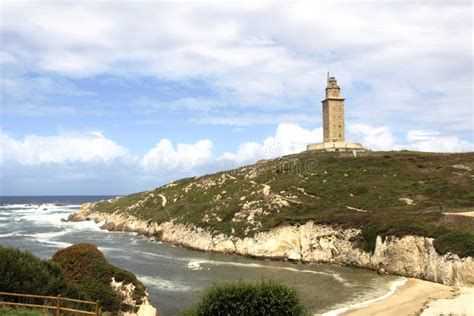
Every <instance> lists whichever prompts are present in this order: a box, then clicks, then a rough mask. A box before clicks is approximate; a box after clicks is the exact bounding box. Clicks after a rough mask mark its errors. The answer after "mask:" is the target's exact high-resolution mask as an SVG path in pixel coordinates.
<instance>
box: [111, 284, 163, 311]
mask: <svg viewBox="0 0 474 316" xmlns="http://www.w3.org/2000/svg"><path fill="white" fill-rule="evenodd" d="M110 286H111V287H112V289H113V290H114V291H115V292H116V293H117V294H118V295H119V297H120V300H121V303H122V304H127V305H130V306H132V307H134V308H137V312H136V313H133V312H122V313H121V315H122V316H156V315H157V314H158V313H157V311H156V308H154V307H153V306H152V305H151V304H150V299H149V297H148V293H147V292H145V296H144V297H142V298H141V303H140V304H138V303H137V301H136V300H134V299H133V292H134V291H135V285H133V284H132V283H126V284H124V282H123V281H120V282H117V281H116V280H115V278H114V277H112V281H111V282H110Z"/></svg>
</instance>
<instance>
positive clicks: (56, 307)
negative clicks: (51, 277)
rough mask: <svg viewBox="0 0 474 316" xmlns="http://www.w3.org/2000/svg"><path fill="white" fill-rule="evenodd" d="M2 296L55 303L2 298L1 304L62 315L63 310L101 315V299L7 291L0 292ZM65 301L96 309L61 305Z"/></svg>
mask: <svg viewBox="0 0 474 316" xmlns="http://www.w3.org/2000/svg"><path fill="white" fill-rule="evenodd" d="M0 296H11V297H20V298H27V299H32V298H33V299H35V298H36V299H43V300H44V302H45V303H46V301H51V300H52V301H53V305H46V304H43V305H40V304H29V303H16V302H5V301H2V300H1V299H0V306H19V307H28V308H42V309H46V310H48V311H50V312H55V313H56V315H60V314H61V312H70V313H75V314H83V315H95V316H99V315H100V301H95V302H92V301H83V300H76V299H73V298H66V297H61V295H58V296H43V295H32V294H17V293H7V292H0ZM63 302H72V303H79V304H85V305H94V311H84V310H80V309H74V308H67V307H63V306H61V304H62V303H63ZM91 309H92V308H91Z"/></svg>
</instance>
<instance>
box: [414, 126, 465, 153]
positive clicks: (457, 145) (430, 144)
mask: <svg viewBox="0 0 474 316" xmlns="http://www.w3.org/2000/svg"><path fill="white" fill-rule="evenodd" d="M406 138H407V142H408V144H407V146H408V149H413V150H419V151H434V152H466V151H474V143H471V142H468V141H465V140H462V139H460V138H459V137H457V136H443V135H439V133H438V132H434V131H423V130H412V131H408V133H407V136H406Z"/></svg>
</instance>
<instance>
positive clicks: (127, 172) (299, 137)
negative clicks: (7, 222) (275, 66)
mask: <svg viewBox="0 0 474 316" xmlns="http://www.w3.org/2000/svg"><path fill="white" fill-rule="evenodd" d="M348 129H349V132H350V134H351V135H352V137H353V141H357V142H361V143H362V144H363V145H365V146H367V147H369V148H370V149H372V150H400V149H410V150H419V151H436V152H462V151H474V143H471V142H469V141H466V140H462V139H460V138H459V137H457V136H452V135H442V134H439V133H438V132H434V131H425V130H410V131H408V133H407V134H406V136H405V137H403V138H397V137H395V136H394V135H393V133H392V132H391V131H390V129H389V128H387V127H385V126H369V125H349V126H348ZM321 141H322V128H316V129H313V130H310V129H306V128H303V127H301V126H299V125H296V124H279V125H278V127H277V129H276V130H275V133H274V135H272V136H269V137H267V138H265V139H264V140H262V141H260V142H259V141H251V142H246V143H243V144H241V145H240V146H238V148H236V150H235V151H229V152H225V153H224V154H222V155H219V154H217V153H215V152H214V150H213V143H212V141H211V140H208V139H202V140H199V141H197V142H195V143H189V144H182V143H178V144H176V145H173V143H172V142H171V141H170V140H169V139H161V140H160V141H159V142H158V143H157V144H156V146H155V147H154V148H152V149H150V150H149V151H148V152H147V153H145V154H144V155H142V156H133V155H131V154H130V153H129V151H128V149H127V148H125V147H123V146H121V145H120V144H117V143H116V142H114V141H113V140H111V139H109V138H107V137H105V136H104V135H103V134H102V133H101V132H88V133H76V134H72V133H69V134H60V135H54V136H37V135H30V136H25V137H23V138H21V139H15V138H13V137H11V136H9V135H7V134H0V150H1V152H0V169H1V170H2V183H1V184H2V186H3V188H2V190H4V191H2V194H20V193H22V194H38V193H43V194H58V193H62V194H71V193H75V194H79V193H81V194H91V193H95V194H99V193H119V192H120V193H126V192H133V191H138V190H144V189H149V188H150V187H154V186H157V185H160V184H163V183H165V182H167V181H172V180H176V179H179V178H182V177H185V176H195V175H201V174H205V173H211V172H215V171H219V170H226V169H231V168H235V167H238V166H241V165H243V164H247V163H254V162H255V161H257V160H259V159H263V158H267V159H268V158H275V157H278V156H281V155H288V154H293V153H297V152H301V151H303V150H305V148H306V145H307V144H309V143H315V142H321ZM76 189H77V190H76ZM55 190H56V191H55ZM64 190H66V191H64ZM68 190H69V191H68ZM84 190H86V191H84ZM87 190H90V191H87Z"/></svg>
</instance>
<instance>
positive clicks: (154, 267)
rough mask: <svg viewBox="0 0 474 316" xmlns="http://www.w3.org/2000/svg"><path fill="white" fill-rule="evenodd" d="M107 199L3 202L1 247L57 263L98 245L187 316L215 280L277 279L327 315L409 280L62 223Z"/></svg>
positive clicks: (164, 305) (160, 303)
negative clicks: (74, 249) (72, 251)
mask: <svg viewBox="0 0 474 316" xmlns="http://www.w3.org/2000/svg"><path fill="white" fill-rule="evenodd" d="M104 198H108V197H97V196H80V197H78V196H74V197H0V244H1V245H3V246H8V247H16V248H20V249H23V250H28V251H30V252H32V253H33V254H35V255H36V256H38V257H40V258H43V259H50V258H51V257H52V255H53V254H54V253H55V252H56V251H57V250H59V249H62V248H64V247H67V246H70V245H72V244H75V243H84V242H87V243H93V244H95V245H97V246H98V247H99V249H100V250H101V251H102V252H103V253H104V255H105V256H106V257H107V259H108V260H109V261H110V262H111V263H112V264H114V265H116V266H118V267H121V268H124V269H127V270H129V271H132V272H133V273H135V274H136V275H137V276H138V277H139V279H140V280H141V281H142V282H143V283H144V284H145V285H146V287H147V289H148V292H149V293H150V298H151V301H152V303H153V305H154V306H156V307H157V308H158V310H159V311H160V315H164V316H167V315H179V314H180V311H182V310H184V309H186V308H187V307H189V306H190V305H191V304H193V303H195V302H196V301H197V300H198V299H199V296H200V295H201V294H202V291H203V290H204V289H206V288H207V287H209V286H211V285H212V284H213V283H215V282H231V281H238V280H246V281H255V280H260V279H273V280H276V281H279V282H283V283H285V284H287V285H290V286H293V287H295V288H297V289H298V290H299V292H300V293H301V295H302V297H303V299H304V300H305V301H306V303H307V304H308V305H309V306H310V308H311V310H312V311H313V312H314V313H315V314H323V313H327V312H330V311H336V310H339V311H343V310H346V309H347V308H348V307H350V306H353V305H354V304H356V303H360V302H362V301H371V300H374V299H377V298H379V297H383V296H384V295H387V293H390V292H391V291H393V288H394V286H395V285H396V284H398V283H400V281H401V280H400V278H396V277H393V276H381V275H378V274H376V273H375V272H372V271H366V270H361V269H355V268H350V267H337V266H331V265H326V264H295V263H288V262H277V261H268V260H257V259H251V258H245V257H241V256H233V255H223V254H215V253H204V252H199V251H193V250H189V249H185V248H181V247H176V246H173V245H169V244H164V243H161V242H157V241H153V240H151V239H149V238H145V237H142V236H138V235H135V234H131V233H121V232H108V231H105V230H101V229H100V228H99V225H98V224H95V223H93V222H80V223H67V222H62V221H61V219H62V218H66V217H67V216H68V215H69V214H71V213H73V212H76V211H78V210H79V207H80V204H82V203H84V202H89V201H97V200H100V199H104ZM0 260H1V258H0ZM0 290H1V289H0Z"/></svg>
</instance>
